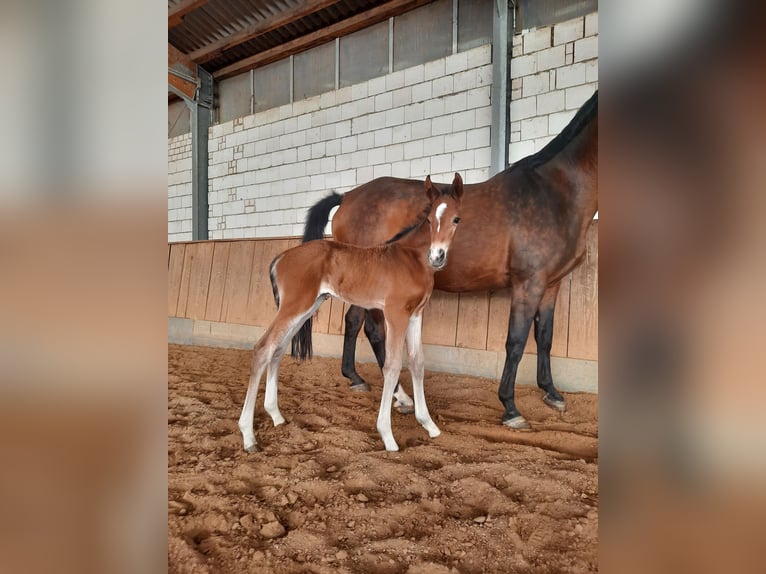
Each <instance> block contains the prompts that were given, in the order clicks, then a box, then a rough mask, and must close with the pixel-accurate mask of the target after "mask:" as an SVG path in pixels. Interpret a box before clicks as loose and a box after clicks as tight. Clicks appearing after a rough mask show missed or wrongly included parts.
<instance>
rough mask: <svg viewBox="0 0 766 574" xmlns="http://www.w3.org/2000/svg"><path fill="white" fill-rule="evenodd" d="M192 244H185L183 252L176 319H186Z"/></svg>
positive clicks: (192, 251) (192, 252)
mask: <svg viewBox="0 0 766 574" xmlns="http://www.w3.org/2000/svg"><path fill="white" fill-rule="evenodd" d="M193 245H194V244H192V243H187V244H186V249H185V250H184V268H183V270H182V271H181V285H180V287H179V288H178V308H177V309H176V317H186V304H187V302H188V299H189V282H190V280H191V271H192V265H191V263H192V256H193V255H194V249H193Z"/></svg>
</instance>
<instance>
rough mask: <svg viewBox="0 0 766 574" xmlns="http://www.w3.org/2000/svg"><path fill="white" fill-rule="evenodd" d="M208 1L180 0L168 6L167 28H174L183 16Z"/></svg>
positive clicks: (181, 20)
mask: <svg viewBox="0 0 766 574" xmlns="http://www.w3.org/2000/svg"><path fill="white" fill-rule="evenodd" d="M208 2H210V0H182V2H181V3H180V4H177V5H176V6H174V7H173V8H168V30H170V29H171V28H175V27H176V26H178V25H179V24H180V23H181V22H183V19H184V16H186V15H187V14H188V13H189V12H191V11H193V10H196V9H197V8H201V7H202V6H204V5H205V4H207V3H208Z"/></svg>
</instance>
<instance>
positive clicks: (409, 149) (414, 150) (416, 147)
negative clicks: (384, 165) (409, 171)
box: [404, 140, 423, 159]
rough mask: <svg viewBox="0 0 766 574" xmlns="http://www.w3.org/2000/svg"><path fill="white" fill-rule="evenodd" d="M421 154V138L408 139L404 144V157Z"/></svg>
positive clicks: (409, 157) (419, 155)
mask: <svg viewBox="0 0 766 574" xmlns="http://www.w3.org/2000/svg"><path fill="white" fill-rule="evenodd" d="M422 156H423V140H414V141H409V142H407V143H405V144H404V159H413V158H417V157H422Z"/></svg>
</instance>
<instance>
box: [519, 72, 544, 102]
mask: <svg viewBox="0 0 766 574" xmlns="http://www.w3.org/2000/svg"><path fill="white" fill-rule="evenodd" d="M549 85H550V75H549V74H548V72H543V73H541V74H534V75H532V76H524V79H523V82H522V89H521V92H522V96H523V97H524V98H528V97H530V96H536V95H537V94H542V93H545V92H547V91H548V87H549Z"/></svg>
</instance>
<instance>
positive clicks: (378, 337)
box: [364, 309, 415, 415]
mask: <svg viewBox="0 0 766 574" xmlns="http://www.w3.org/2000/svg"><path fill="white" fill-rule="evenodd" d="M385 324H386V319H385V317H384V316H383V311H381V310H380V309H368V310H367V314H366V315H365V319H364V334H365V335H367V340H368V341H369V342H370V346H371V347H372V350H373V352H374V353H375V358H376V359H377V361H378V366H379V367H380V370H381V371H382V370H383V365H385V364H386V329H385ZM394 408H395V409H396V410H397V411H399V412H400V413H401V414H403V415H410V414H412V413H413V412H415V405H414V403H413V402H412V399H411V398H410V396H409V395H408V394H407V393H405V392H404V389H403V388H402V385H400V384H399V383H397V384H396V388H395V389H394Z"/></svg>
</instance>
